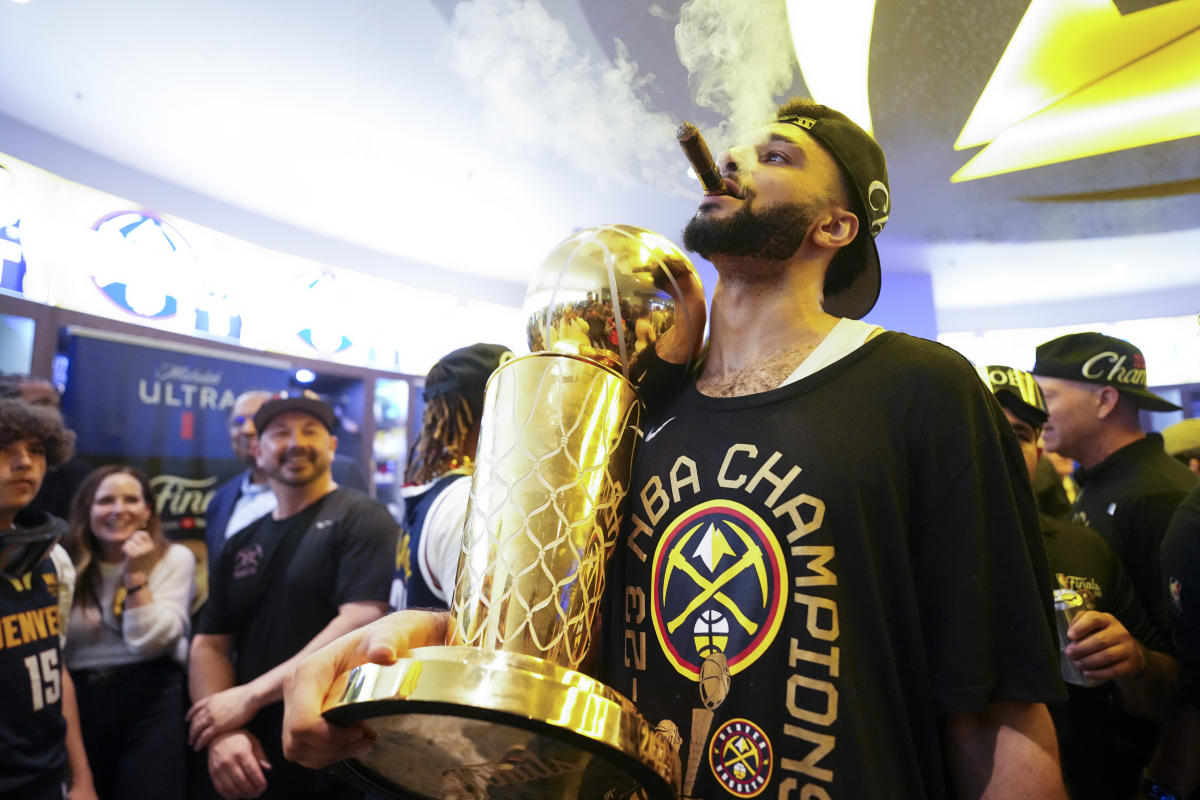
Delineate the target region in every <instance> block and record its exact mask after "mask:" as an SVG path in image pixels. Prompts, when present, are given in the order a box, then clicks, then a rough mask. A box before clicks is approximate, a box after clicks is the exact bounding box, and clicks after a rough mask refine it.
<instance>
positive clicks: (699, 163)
mask: <svg viewBox="0 0 1200 800" xmlns="http://www.w3.org/2000/svg"><path fill="white" fill-rule="evenodd" d="M675 137H676V138H677V139H679V146H680V147H682V148H683V154H684V155H685V156H687V160H688V161H690V162H691V164H692V169H693V170H694V171H695V173H696V177H697V178H699V179H700V185H701V186H703V187H704V193H705V194H725V182H724V181H723V180H721V171H720V170H719V169H718V168H717V162H715V161H713V157H712V153H710V152H709V151H708V145H707V144H705V143H704V137H703V136H701V135H700V131H699V129H698V128H697V127H696V126H695V125H693V124H692V123H690V122H683V123H681V124H680V125H679V129H678V130H676V131H675Z"/></svg>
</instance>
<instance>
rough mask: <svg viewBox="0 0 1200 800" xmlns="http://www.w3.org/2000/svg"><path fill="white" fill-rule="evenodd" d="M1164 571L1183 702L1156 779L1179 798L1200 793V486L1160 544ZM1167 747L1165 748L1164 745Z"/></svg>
mask: <svg viewBox="0 0 1200 800" xmlns="http://www.w3.org/2000/svg"><path fill="white" fill-rule="evenodd" d="M1162 569H1163V580H1164V581H1165V583H1166V586H1165V590H1166V594H1167V596H1168V598H1169V599H1170V610H1171V628H1172V633H1173V635H1174V643H1175V651H1176V652H1177V653H1178V654H1179V662H1180V664H1181V665H1182V666H1183V702H1182V703H1181V704H1180V705H1181V708H1180V714H1179V718H1178V720H1177V721H1176V724H1175V730H1176V733H1177V736H1176V739H1175V740H1174V741H1172V742H1169V743H1167V742H1164V745H1165V746H1169V747H1170V750H1169V751H1168V753H1164V754H1163V756H1164V757H1163V758H1162V759H1160V762H1162V763H1160V764H1156V765H1155V767H1156V771H1155V773H1154V774H1155V776H1156V777H1157V778H1159V779H1160V780H1161V781H1162V782H1163V783H1164V784H1165V785H1167V786H1170V787H1171V789H1173V790H1174V791H1175V792H1177V793H1178V795H1179V796H1180V797H1191V796H1194V794H1193V793H1194V792H1196V791H1197V789H1200V757H1197V754H1198V753H1200V487H1197V488H1196V489H1194V490H1192V493H1191V494H1189V495H1188V496H1187V497H1186V498H1185V499H1184V501H1183V503H1181V504H1180V506H1179V508H1178V509H1176V511H1175V516H1174V517H1172V518H1171V524H1170V526H1169V527H1168V528H1167V535H1166V536H1164V537H1163V542H1162ZM1164 749H1165V747H1164Z"/></svg>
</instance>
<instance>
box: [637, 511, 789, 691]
mask: <svg viewBox="0 0 1200 800" xmlns="http://www.w3.org/2000/svg"><path fill="white" fill-rule="evenodd" d="M786 589H787V567H786V565H785V563H784V560H783V551H782V550H781V549H780V547H779V542H778V541H777V540H776V538H775V535H774V534H773V533H772V531H771V529H770V528H769V527H768V526H767V524H766V523H765V522H763V520H762V518H761V517H759V516H758V515H757V514H755V513H754V512H753V511H751V510H750V509H748V508H746V507H745V506H743V505H741V504H740V503H734V502H731V501H728V500H714V501H710V502H707V503H703V504H701V505H698V506H696V507H694V508H692V509H689V510H688V511H685V512H684V513H683V514H681V515H680V516H679V517H677V518H676V519H675V520H674V521H673V522H672V523H671V524H670V525H669V526H668V527H667V528H666V530H664V531H663V534H662V537H661V538H660V539H659V541H658V546H657V548H655V551H654V562H653V568H652V571H651V578H650V591H651V596H652V597H653V601H652V602H651V603H650V609H651V617H652V619H653V622H654V633H655V635H656V636H657V637H658V643H659V645H661V647H662V651H663V653H664V655H666V657H667V659H668V660H669V661H670V662H671V664H672V665H673V666H674V667H675V669H676V670H678V671H679V673H680V674H681V675H683V676H684V677H686V678H690V679H692V680H698V679H699V677H700V665H701V664H702V663H703V662H704V658H705V656H707V655H709V654H710V653H711V652H713V651H714V650H720V651H721V652H722V653H723V654H724V656H725V659H726V661H727V662H728V664H729V674H731V675H736V674H737V673H738V672H740V671H741V670H743V669H745V668H746V667H748V666H750V665H751V664H753V663H754V662H755V661H756V660H757V659H758V657H759V656H761V655H762V654H763V651H765V650H766V649H767V648H768V647H769V646H770V644H771V642H772V640H773V639H774V638H775V634H776V633H777V632H778V631H779V624H780V622H781V621H782V619H783V611H784V602H785V601H786V599H787V596H786Z"/></svg>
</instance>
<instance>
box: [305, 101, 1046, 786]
mask: <svg viewBox="0 0 1200 800" xmlns="http://www.w3.org/2000/svg"><path fill="white" fill-rule="evenodd" d="M680 138H681V143H682V144H684V145H685V150H686V151H687V152H688V153H689V157H690V158H692V159H693V161H694V162H698V163H695V166H696V172H697V174H698V175H700V176H701V177H702V180H703V183H704V186H705V191H706V194H705V196H704V197H703V198H702V199H701V201H700V204H699V207H698V209H697V212H696V215H695V216H694V217H693V219H692V220H691V221H690V222H689V223H688V225H687V227H686V228H685V230H684V244H685V246H686V247H687V248H688V249H690V250H692V251H694V252H697V253H699V254H700V255H701V256H703V257H705V258H708V259H709V260H711V261H712V263H713V265H714V266H715V267H716V270H717V273H718V276H719V280H718V283H717V286H716V288H715V291H714V295H713V302H712V313H711V330H710V338H709V342H708V347H707V351H706V353H705V354H704V357H703V359H702V361H700V362H699V363H698V366H697V365H693V358H694V357H695V352H696V347H697V345H698V343H699V339H700V336H701V333H700V330H701V329H702V327H703V320H704V308H703V295H702V294H701V293H700V291H699V286H698V283H696V282H695V281H694V278H693V277H691V276H690V275H689V273H687V271H686V270H684V269H682V268H681V267H680V266H679V264H680V262H681V261H682V262H683V263H686V259H683V257H682V255H673V254H672V255H667V253H673V251H674V248H669V243H668V244H667V245H662V243H663V242H665V240H661V237H657V236H656V235H654V234H650V233H649V232H643V231H638V230H637V229H626V228H623V227H622V226H605V227H603V228H597V229H588V230H587V231H582V232H580V233H579V234H577V235H576V236H574V237H571V238H570V239H568V240H567V241H566V242H564V243H563V245H560V247H559V248H558V249H557V250H556V251H555V252H554V253H553V254H552V255H551V257H550V259H548V261H547V265H546V267H544V272H543V274H542V276H540V278H539V281H538V282H537V283H536V284H535V287H534V288H533V289H531V292H530V295H529V298H530V303H529V308H528V310H530V311H531V312H532V314H531V316H532V321H531V347H532V348H533V349H540V347H542V344H541V343H540V342H539V341H538V339H537V332H538V331H546V330H547V329H548V327H549V326H551V325H553V324H554V322H555V321H556V316H555V315H556V314H558V313H559V312H560V311H561V309H559V308H557V307H556V306H558V305H559V304H561V303H562V302H564V301H565V302H575V303H586V302H589V301H594V300H597V299H599V300H600V301H601V302H603V300H604V299H605V298H606V297H607V298H608V299H609V300H610V301H611V308H612V309H613V310H614V313H616V311H617V309H620V308H621V306H620V303H619V302H618V300H619V299H621V297H620V295H621V293H622V291H624V292H625V293H626V295H627V297H626V299H629V297H628V295H629V293H630V292H637V291H642V292H643V293H648V291H649V287H650V286H655V287H663V288H665V289H666V291H665V292H664V295H666V296H669V297H670V298H672V299H673V300H674V302H675V308H676V310H677V312H676V313H675V316H674V324H673V325H671V327H670V328H669V329H667V330H666V331H665V332H664V333H663V334H662V335H660V336H658V338H657V341H656V342H654V344H653V345H652V346H649V347H646V348H645V349H644V350H642V351H641V352H640V353H638V354H637V358H630V351H631V350H632V348H628V343H627V342H623V343H622V340H620V339H619V341H618V345H617V347H616V351H617V352H615V353H613V352H611V351H609V352H608V353H607V354H605V353H598V352H586V350H588V349H591V348H589V347H584V346H578V345H577V349H578V350H579V352H576V353H565V352H561V351H560V352H559V353H557V354H552V355H538V354H535V355H532V356H527V357H525V358H524V359H516V360H514V361H512V362H509V364H507V365H505V366H504V367H501V369H500V370H498V371H497V372H496V373H495V374H494V375H493V378H492V381H491V383H490V384H489V389H488V395H487V400H486V408H485V412H484V415H485V422H484V427H485V429H487V428H488V426H489V419H490V420H491V423H492V428H491V429H490V430H488V431H487V432H486V433H485V436H484V437H481V445H480V446H481V449H482V448H483V447H484V438H487V439H488V440H489V441H488V447H490V448H492V450H491V453H492V455H490V456H489V458H491V459H492V460H491V462H490V464H489V466H487V467H484V466H482V465H481V466H480V468H479V469H477V471H476V474H475V481H476V483H474V484H473V485H472V495H471V502H472V509H471V511H470V512H469V517H468V522H467V527H466V531H465V536H464V546H463V554H462V558H461V560H460V562H459V573H458V584H457V588H456V596H455V604H454V606H453V610H452V611H451V613H450V614H448V615H447V614H434V613H430V612H422V611H406V612H399V613H397V614H394V615H392V616H389V617H387V618H385V619H383V620H380V621H378V622H376V623H372V624H371V625H368V626H366V627H364V628H362V629H360V630H359V631H356V632H354V633H352V634H349V635H347V636H346V637H343V638H342V639H339V640H338V641H336V642H334V643H332V644H331V645H329V646H328V647H326V648H325V649H323V650H322V651H320V652H318V653H316V654H314V655H313V656H312V657H310V658H309V659H308V660H307V661H306V662H305V663H303V664H302V665H301V666H300V667H299V668H298V669H297V670H296V673H295V674H294V676H293V677H292V679H291V680H290V681H289V685H288V689H287V693H286V700H285V702H286V709H287V718H286V720H285V726H284V728H285V730H284V745H285V752H286V753H287V754H288V757H289V758H293V759H295V760H297V761H299V762H300V763H302V764H305V765H306V766H312V767H317V766H324V765H327V764H330V763H332V762H334V761H338V760H342V759H345V760H346V761H345V765H346V768H347V769H348V770H349V771H350V772H351V774H353V775H354V776H356V777H357V779H359V780H361V781H364V782H366V783H368V784H369V785H371V786H373V787H376V788H377V789H379V790H382V791H385V792H387V793H390V794H393V795H394V796H416V797H444V796H453V797H472V798H474V797H497V798H498V797H505V798H508V797H513V798H516V797H538V798H541V797H596V798H601V797H603V798H616V797H634V796H645V797H670V796H672V795H677V794H678V795H682V796H685V797H707V798H718V797H747V798H748V797H756V796H760V795H761V796H763V797H771V798H775V797H779V798H785V797H794V798H829V797H934V798H937V797H951V796H953V797H1022V798H1061V797H1065V793H1064V791H1063V788H1062V781H1061V777H1060V774H1059V769H1058V754H1057V749H1056V744H1055V737H1054V730H1053V726H1052V723H1051V722H1050V718H1049V715H1048V713H1047V712H1046V708H1045V706H1044V703H1045V702H1046V701H1052V700H1058V699H1061V698H1062V697H1064V696H1065V693H1064V692H1063V688H1062V686H1061V683H1060V680H1059V677H1058V668H1057V662H1056V660H1055V649H1054V646H1053V640H1052V638H1051V627H1050V617H1049V608H1048V604H1047V602H1046V601H1045V599H1044V598H1047V597H1049V596H1050V592H1049V587H1048V580H1049V573H1048V570H1047V567H1046V562H1045V553H1044V551H1043V550H1042V544H1041V541H1040V533H1039V531H1038V527H1037V517H1036V511H1035V507H1034V503H1033V498H1032V495H1031V493H1030V490H1029V487H1028V484H1027V482H1026V481H1023V480H1021V479H1020V478H1021V474H1020V469H1021V468H1023V462H1022V460H1021V454H1020V450H1019V448H1018V446H1017V443H1016V441H1015V439H1014V438H1013V437H1012V435H1011V431H1010V430H1009V429H1008V427H1007V426H1006V425H1002V423H1005V422H1006V420H1005V419H1004V417H1003V415H1002V414H1001V413H1000V411H999V408H998V406H996V404H995V403H994V401H993V400H992V398H991V397H990V396H989V394H988V393H987V392H986V390H985V388H984V387H983V386H982V385H981V384H980V383H979V381H978V380H977V379H976V378H975V377H974V371H973V369H972V367H971V366H970V365H969V364H968V363H967V362H966V361H965V360H964V359H962V358H961V357H960V356H958V355H957V354H955V353H954V352H953V351H950V350H948V349H947V348H944V347H942V346H940V345H937V344H934V343H932V342H927V341H923V340H920V339H915V338H912V337H909V336H906V335H904V334H901V333H895V332H889V331H884V330H882V329H881V328H879V327H878V326H873V325H869V324H867V323H864V322H860V321H859V319H860V318H861V317H862V316H863V315H865V314H866V313H867V312H868V311H870V309H871V308H872V306H873V305H874V303H875V300H876V298H877V296H878V294H879V290H880V280H881V279H880V270H879V258H878V252H877V250H876V248H875V244H874V237H875V236H876V235H877V234H878V233H879V232H880V230H882V228H883V226H884V224H885V223H886V221H887V219H888V216H889V214H890V210H891V198H890V190H889V188H888V181H887V172H886V167H885V165H884V158H883V153H882V151H881V150H880V148H879V146H878V144H877V143H876V142H875V141H874V139H872V138H871V137H870V135H868V134H867V133H865V132H864V131H862V130H861V129H860V128H859V127H858V126H857V125H855V124H854V123H853V122H851V121H850V120H849V119H848V118H846V117H845V116H843V115H842V114H840V113H838V112H836V111H834V110H832V109H829V108H827V107H825V106H820V105H816V104H813V103H811V102H808V101H800V100H793V101H789V102H788V103H785V104H784V105H783V106H781V107H780V108H779V110H778V112H777V115H776V117H775V119H774V120H773V121H770V122H769V123H768V124H767V125H765V126H764V127H763V128H761V129H759V130H758V131H756V132H754V133H753V134H751V135H750V136H748V137H747V138H746V139H745V140H744V141H742V142H741V143H739V144H738V145H737V146H735V147H733V148H730V149H729V150H727V151H725V152H724V153H722V154H721V156H720V157H719V159H718V160H717V165H716V166H713V165H712V164H711V163H705V162H711V158H708V157H707V150H706V148H704V147H703V145H702V141H699V142H698V141H697V140H698V139H699V137H698V133H696V132H695V131H693V130H685V129H681V132H680ZM660 240H661V241H660ZM618 241H626V242H629V243H630V244H632V243H633V242H635V241H636V242H639V243H640V245H639V246H638V247H633V246H627V247H624V248H622V247H621V246H619V245H617V244H616V242H618ZM647 242H650V243H654V244H653V245H648V244H647ZM659 245H662V246H661V247H659ZM576 259H579V261H578V262H576ZM585 264H592V265H593V267H591V268H589V269H583V265H585ZM617 264H624V265H625V266H624V267H620V268H618V267H616V266H615V265H617ZM567 265H571V266H570V268H567ZM580 272H583V273H587V274H591V275H599V276H600V277H601V278H602V280H601V281H600V285H599V286H597V285H595V284H593V285H592V286H586V285H584V283H583V282H581V281H579V280H577V279H576V278H575V277H574V276H575V275H576V274H579V273H580ZM547 275H553V276H556V277H554V278H552V279H547V278H546V276H547ZM605 282H607V285H605ZM639 287H640V288H639ZM571 293H575V294H574V296H571ZM589 295H590V296H589ZM646 299H647V300H648V301H649V302H655V303H659V304H666V303H667V302H668V300H667V299H666V297H664V296H660V297H659V298H658V299H653V300H651V299H650V298H648V297H647V298H646ZM680 309H685V310H686V313H684V312H683V311H680ZM616 322H617V323H620V322H621V320H617V321H616ZM543 335H544V334H543ZM543 341H545V340H543ZM560 341H561V340H560ZM546 344H548V342H547V343H546ZM523 361H524V362H525V364H526V366H525V367H524V368H521V369H518V368H516V365H520V364H521V363H522V362H523ZM689 365H693V366H694V368H693V369H692V370H691V371H688V370H687V368H688V366H689ZM506 370H509V371H510V374H509V375H507V376H506V375H505V371H506ZM685 373H686V377H685ZM676 376H677V379H678V380H679V383H680V385H678V386H676V387H675V388H674V389H664V385H669V384H670V383H671V380H672V378H675V377H676ZM639 385H640V387H641V389H640V390H641V391H642V392H643V393H644V394H645V395H646V397H647V399H648V400H649V402H650V406H649V407H650V410H649V412H648V413H647V414H646V415H645V416H644V417H643V418H640V419H639V414H640V411H639V402H638V401H636V400H632V399H630V400H626V399H624V398H626V397H627V396H629V395H631V394H632V393H633V392H635V391H638V389H636V388H633V387H636V386H639ZM600 395H604V396H605V397H606V398H607V399H606V401H605V402H604V403H593V402H592V399H594V398H598V397H599V396H600ZM581 398H583V399H581ZM552 412H553V413H552ZM501 420H503V421H504V422H503V423H501V422H500V421H501ZM505 428H511V429H512V432H511V433H505V432H504V429H505ZM534 430H537V431H538V433H536V434H535V433H533V431H534ZM630 431H633V433H632V435H631V434H630V433H629V432H630ZM639 434H640V438H641V442H640V443H638V444H637V447H638V449H637V454H636V457H635V458H634V465H633V469H632V473H631V477H630V478H629V479H628V480H624V479H623V478H622V472H621V470H622V469H623V467H622V466H621V465H622V464H624V463H625V459H626V458H627V457H628V456H627V453H629V452H631V451H632V445H633V443H634V441H633V439H634V438H635V437H637V436H638V435H639ZM600 455H603V458H600V457H599V456H600ZM493 456H494V457H493ZM481 461H482V458H481ZM551 463H553V464H556V465H558V466H557V467H555V468H554V469H549V466H550V465H551ZM601 464H603V465H602V466H601ZM551 474H553V475H554V476H555V477H554V478H553V479H552V478H551ZM622 497H623V498H624V501H623V502H622ZM618 509H619V510H620V511H621V512H623V514H622V516H623V519H622V521H621V523H620V530H619V534H618V535H617V536H616V537H615V538H613V539H612V540H611V541H609V540H606V539H605V538H604V537H605V534H604V533H603V531H606V530H608V529H609V528H611V525H612V524H613V522H614V520H615V517H616V513H617V510H618ZM534 531H538V532H537V533H534ZM610 556H611V559H610ZM607 560H610V561H611V563H610V564H609V567H608V577H607V583H606V585H605V581H604V577H603V575H604V570H603V569H602V567H603V565H604V562H605V561H607ZM601 588H602V590H603V595H602V599H601V598H600V597H599V596H598V592H599V591H600V589H601ZM1001 592H1003V594H1002V595H1001ZM601 622H602V632H601V633H600V634H599V635H598V636H593V634H592V632H593V630H594V629H596V627H597V626H598V625H599V624H600V623H601ZM593 639H595V640H596V645H597V646H596V647H595V648H591V647H590V646H589V645H590V643H591V642H592V640H593ZM389 665H390V666H389ZM584 673H590V674H591V675H594V678H593V677H587V676H586V675H585V674H584ZM600 681H603V682H604V683H601V682H600ZM322 713H324V716H322ZM422 737H424V738H422ZM411 753H416V756H413V755H412V754H411ZM414 773H419V775H418V776H417V777H412V775H413V774H414Z"/></svg>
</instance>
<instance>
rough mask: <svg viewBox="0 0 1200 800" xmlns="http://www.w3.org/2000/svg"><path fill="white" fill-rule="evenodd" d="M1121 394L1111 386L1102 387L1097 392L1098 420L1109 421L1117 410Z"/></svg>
mask: <svg viewBox="0 0 1200 800" xmlns="http://www.w3.org/2000/svg"><path fill="white" fill-rule="evenodd" d="M1120 402H1121V393H1120V392H1118V391H1117V390H1116V389H1114V388H1113V387H1111V386H1102V387H1100V389H1099V390H1097V392H1096V418H1097V419H1108V418H1109V417H1110V416H1112V414H1113V412H1114V411H1116V410H1117V404H1118V403H1120Z"/></svg>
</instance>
